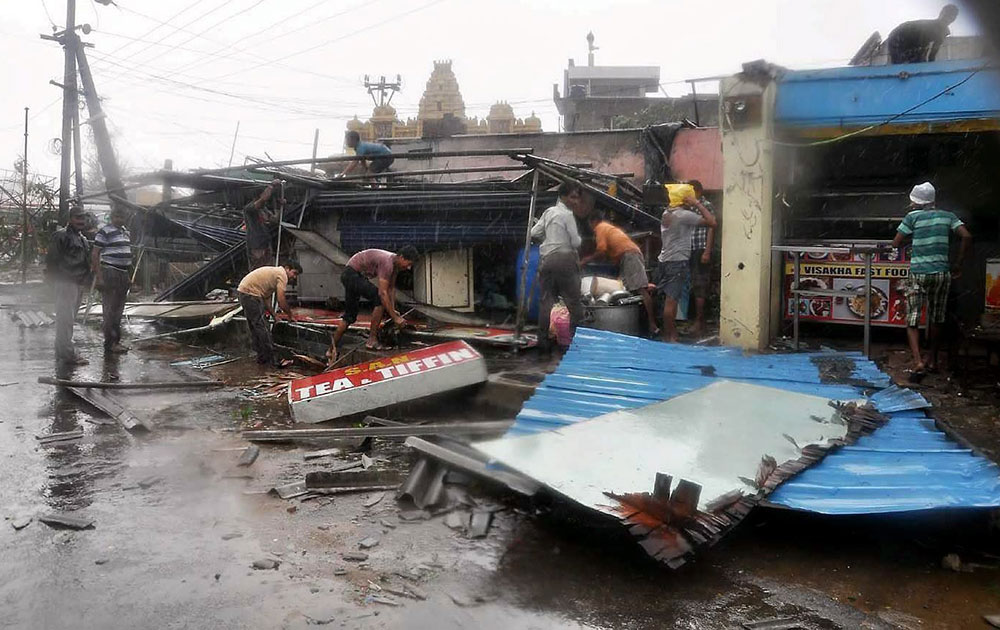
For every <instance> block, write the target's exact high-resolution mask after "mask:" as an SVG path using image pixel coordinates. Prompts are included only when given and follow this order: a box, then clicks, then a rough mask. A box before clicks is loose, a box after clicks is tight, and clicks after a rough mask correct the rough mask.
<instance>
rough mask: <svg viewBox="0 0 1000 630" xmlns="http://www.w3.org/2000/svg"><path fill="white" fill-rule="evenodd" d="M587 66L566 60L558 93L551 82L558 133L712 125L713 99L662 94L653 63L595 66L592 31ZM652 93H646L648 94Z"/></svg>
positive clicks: (715, 104)
mask: <svg viewBox="0 0 1000 630" xmlns="http://www.w3.org/2000/svg"><path fill="white" fill-rule="evenodd" d="M587 49H588V51H587V65H586V66H578V65H576V64H575V63H574V61H573V60H572V59H570V60H569V67H567V68H566V70H565V71H564V72H563V86H562V94H561V95H560V92H559V85H558V84H554V85H553V86H552V100H553V101H555V104H556V108H557V109H558V110H559V114H561V115H562V121H563V124H562V127H563V131H595V130H599V129H614V128H617V127H620V126H621V124H620V122H618V121H620V120H622V119H624V120H625V123H624V124H625V125H626V126H640V127H642V126H646V125H650V124H656V123H664V122H676V121H681V120H685V119H688V120H691V121H694V122H697V123H698V124H699V125H700V126H703V127H707V126H714V125H717V124H718V119H719V114H718V109H719V97H718V95H715V94H699V95H698V96H697V106H696V105H695V100H694V98H693V97H692V96H683V97H678V98H674V97H662V96H659V92H660V68H659V67H658V66H598V65H595V64H594V51H595V50H597V47H596V46H594V34H593V33H588V34H587ZM650 95H652V96H650Z"/></svg>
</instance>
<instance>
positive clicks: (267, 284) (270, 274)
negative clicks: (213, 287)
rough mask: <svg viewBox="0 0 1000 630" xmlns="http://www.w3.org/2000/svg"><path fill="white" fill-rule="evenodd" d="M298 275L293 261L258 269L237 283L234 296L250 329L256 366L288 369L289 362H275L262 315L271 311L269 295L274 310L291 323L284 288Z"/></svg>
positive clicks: (291, 319) (269, 334) (296, 266)
mask: <svg viewBox="0 0 1000 630" xmlns="http://www.w3.org/2000/svg"><path fill="white" fill-rule="evenodd" d="M300 273H302V267H301V266H300V265H299V263H297V262H292V261H289V262H286V263H285V264H284V265H282V266H280V267H258V268H257V269H254V270H253V271H251V272H250V273H248V274H247V275H246V276H244V277H243V280H241V281H240V286H239V287H238V288H237V289H236V296H237V298H238V299H239V301H240V306H241V307H243V316H244V317H246V320H247V326H248V327H249V328H250V339H251V340H252V342H253V349H254V350H255V351H256V352H257V363H260V364H261V365H272V366H274V367H288V366H289V365H290V364H291V361H287V360H286V361H280V362H278V361H276V360H275V356H274V343H273V342H272V341H271V330H270V329H269V328H268V325H267V319H266V318H265V315H266V314H267V313H270V311H271V296H272V295H277V298H278V307H279V308H280V309H281V310H283V311H285V312H286V313H288V319H289V320H290V321H293V322H294V321H295V315H293V314H292V309H291V308H289V307H288V301H287V300H286V299H285V287H287V286H288V284H290V283H291V284H294V283H295V279H296V278H297V277H298V275H299V274H300Z"/></svg>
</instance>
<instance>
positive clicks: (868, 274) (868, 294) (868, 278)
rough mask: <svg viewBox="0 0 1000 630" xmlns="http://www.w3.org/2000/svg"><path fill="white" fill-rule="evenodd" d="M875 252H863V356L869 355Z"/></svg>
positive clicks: (868, 356)
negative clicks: (873, 259)
mask: <svg viewBox="0 0 1000 630" xmlns="http://www.w3.org/2000/svg"><path fill="white" fill-rule="evenodd" d="M874 256H875V254H873V253H871V252H868V253H866V254H865V358H870V357H871V345H872V258H873V257H874Z"/></svg>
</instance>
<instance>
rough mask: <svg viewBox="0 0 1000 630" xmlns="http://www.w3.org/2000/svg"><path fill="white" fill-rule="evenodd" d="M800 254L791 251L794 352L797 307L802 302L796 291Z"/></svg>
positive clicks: (797, 348) (797, 332)
mask: <svg viewBox="0 0 1000 630" xmlns="http://www.w3.org/2000/svg"><path fill="white" fill-rule="evenodd" d="M801 256H802V254H800V253H799V252H793V253H792V259H793V261H794V262H793V264H794V265H795V267H794V271H793V272H792V273H793V274H794V275H793V277H792V300H793V309H794V310H793V314H792V350H794V351H795V352H798V351H799V307H800V306H801V304H802V299H801V297H800V296H799V294H798V293H796V291H798V290H799V273H800V272H799V259H800V258H801Z"/></svg>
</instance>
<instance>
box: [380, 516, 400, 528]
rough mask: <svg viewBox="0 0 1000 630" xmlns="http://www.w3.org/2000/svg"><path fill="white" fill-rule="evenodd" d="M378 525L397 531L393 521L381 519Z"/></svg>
mask: <svg viewBox="0 0 1000 630" xmlns="http://www.w3.org/2000/svg"><path fill="white" fill-rule="evenodd" d="M378 524H379V525H381V526H382V527H385V528H387V529H396V524H395V523H393V522H392V521H387V520H386V519H384V518H383V519H380V520H379V522H378Z"/></svg>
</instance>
